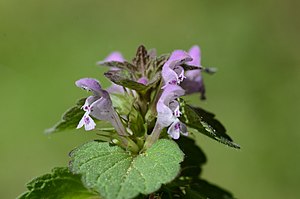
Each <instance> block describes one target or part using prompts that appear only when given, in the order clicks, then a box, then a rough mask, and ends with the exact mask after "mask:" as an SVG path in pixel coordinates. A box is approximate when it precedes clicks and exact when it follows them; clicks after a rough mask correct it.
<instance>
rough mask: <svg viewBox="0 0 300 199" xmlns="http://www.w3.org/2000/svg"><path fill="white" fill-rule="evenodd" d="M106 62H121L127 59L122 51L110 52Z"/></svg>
mask: <svg viewBox="0 0 300 199" xmlns="http://www.w3.org/2000/svg"><path fill="white" fill-rule="evenodd" d="M104 61H105V62H110V61H119V62H123V61H125V60H124V58H123V56H122V54H121V53H120V52H117V51H115V52H112V53H110V54H109V55H108V56H107V57H106V58H105V59H104Z"/></svg>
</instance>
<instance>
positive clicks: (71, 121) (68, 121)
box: [45, 98, 86, 134]
mask: <svg viewBox="0 0 300 199" xmlns="http://www.w3.org/2000/svg"><path fill="white" fill-rule="evenodd" d="M85 99H86V98H83V99H80V100H78V101H77V103H76V106H74V107H72V108H70V109H69V110H67V111H66V112H65V113H64V114H63V116H62V119H61V121H59V122H58V123H57V124H56V125H54V127H52V128H49V129H47V130H46V131H45V133H47V134H50V133H54V132H59V131H64V130H67V129H75V128H76V126H77V125H78V122H79V121H80V120H81V118H82V116H83V115H84V111H83V110H82V109H81V107H82V106H83V104H84V102H85Z"/></svg>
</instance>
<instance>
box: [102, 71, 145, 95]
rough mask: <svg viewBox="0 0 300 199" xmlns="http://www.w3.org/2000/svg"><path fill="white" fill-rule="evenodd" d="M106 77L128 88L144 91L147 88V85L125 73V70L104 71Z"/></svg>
mask: <svg viewBox="0 0 300 199" xmlns="http://www.w3.org/2000/svg"><path fill="white" fill-rule="evenodd" d="M104 75H105V77H107V78H108V79H109V80H111V81H112V82H114V83H115V84H118V85H120V86H124V87H126V88H129V89H132V90H136V91H138V92H142V91H145V90H147V86H146V85H144V84H141V83H138V82H136V81H134V80H132V79H130V77H128V76H127V75H126V73H124V71H108V72H106V73H104Z"/></svg>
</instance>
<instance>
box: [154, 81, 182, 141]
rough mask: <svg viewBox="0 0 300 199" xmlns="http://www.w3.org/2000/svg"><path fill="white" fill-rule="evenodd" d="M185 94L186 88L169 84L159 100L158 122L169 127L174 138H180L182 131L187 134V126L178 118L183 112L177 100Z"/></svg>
mask: <svg viewBox="0 0 300 199" xmlns="http://www.w3.org/2000/svg"><path fill="white" fill-rule="evenodd" d="M182 95H184V90H183V89H182V88H181V87H180V86H178V85H171V84H170V85H167V86H166V87H165V89H164V91H163V93H162V95H161V97H160V99H159V100H158V102H157V105H156V110H157V124H159V126H161V127H168V126H169V129H168V134H169V135H170V136H171V137H172V138H173V139H178V138H179V135H180V133H182V134H184V135H187V129H186V126H185V125H184V124H183V123H181V122H180V121H179V119H178V117H179V116H180V114H181V112H180V110H179V103H178V101H177V100H176V99H177V98H178V97H180V96H182Z"/></svg>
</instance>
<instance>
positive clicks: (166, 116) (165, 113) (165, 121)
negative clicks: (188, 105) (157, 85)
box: [156, 101, 176, 127]
mask: <svg viewBox="0 0 300 199" xmlns="http://www.w3.org/2000/svg"><path fill="white" fill-rule="evenodd" d="M156 110H157V122H158V123H159V124H160V125H161V126H163V127H167V126H169V125H170V124H171V123H173V122H174V120H176V117H175V116H174V115H173V112H172V110H171V109H170V108H169V107H168V106H166V105H165V104H164V103H163V101H158V102H157V105H156Z"/></svg>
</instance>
